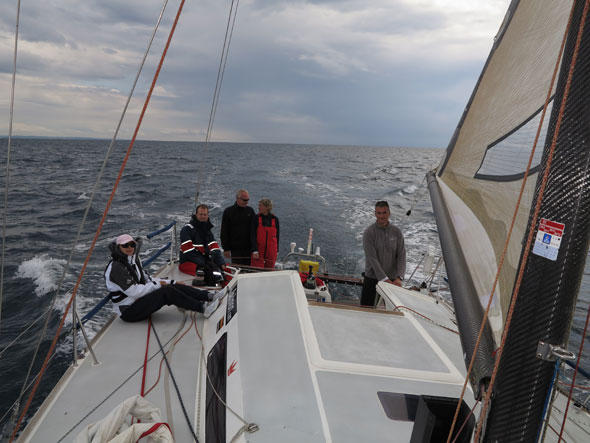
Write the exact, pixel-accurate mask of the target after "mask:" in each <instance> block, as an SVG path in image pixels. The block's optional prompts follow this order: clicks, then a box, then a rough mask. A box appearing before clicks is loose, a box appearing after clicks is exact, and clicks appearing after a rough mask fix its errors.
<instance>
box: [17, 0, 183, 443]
mask: <svg viewBox="0 0 590 443" xmlns="http://www.w3.org/2000/svg"><path fill="white" fill-rule="evenodd" d="M184 2H185V0H182V1H181V3H180V6H179V7H178V12H177V14H176V17H175V20H174V23H173V24H172V29H171V30H170V34H169V36H168V40H167V42H166V46H165V47H164V51H163V52H162V56H161V58H160V62H159V63H158V68H157V69H156V72H155V74H154V78H153V80H152V84H151V86H150V90H149V92H148V94H147V97H146V99H145V102H144V105H143V108H142V110H141V114H140V116H139V120H138V122H137V125H136V127H135V131H134V132H133V138H132V139H131V142H130V144H129V148H128V149H127V153H126V155H125V158H124V159H123V163H122V165H121V168H120V169H119V174H118V176H117V179H116V180H115V184H114V185H113V190H112V192H111V195H110V197H109V200H108V202H107V205H106V208H105V210H104V212H103V215H102V218H101V220H100V223H99V225H98V228H97V230H96V234H95V235H94V238H93V240H92V244H91V245H90V248H89V249H88V254H87V256H86V260H85V261H84V264H83V266H82V270H81V271H80V275H79V277H78V280H77V282H76V285H75V286H74V289H73V291H72V295H71V296H70V299H69V301H68V303H67V305H66V309H65V311H64V314H63V316H62V319H61V321H60V323H59V327H58V329H57V331H56V333H55V336H54V338H53V341H52V343H51V346H50V347H49V350H48V351H47V355H46V357H45V361H44V362H43V365H42V367H41V376H42V375H43V373H44V372H45V369H46V367H47V361H48V359H49V356H50V355H51V353H53V350H54V349H55V345H56V342H57V338H58V336H59V333H60V331H61V329H62V328H63V324H64V322H65V318H66V315H67V313H68V312H69V310H70V306H71V305H72V301H73V299H74V297H75V296H76V293H77V291H78V287H79V286H80V282H81V280H82V276H83V275H84V272H85V270H86V267H87V266H88V263H89V261H90V257H91V256H92V252H93V251H94V247H95V246H96V242H97V240H98V236H99V234H100V232H101V231H102V226H103V224H104V222H105V220H106V216H107V214H108V212H109V209H110V207H111V204H112V202H113V199H114V197H115V192H116V191H117V188H118V186H119V182H120V181H121V177H122V175H123V171H124V170H125V166H126V164H127V161H128V160H129V156H130V155H131V150H132V149H133V145H134V144H135V139H136V138H137V133H138V132H139V128H140V126H141V122H142V121H143V117H144V115H145V112H146V110H147V106H148V104H149V101H150V98H151V96H152V93H153V91H154V87H155V85H156V81H157V79H158V76H159V74H160V70H161V69H162V64H163V63H164V58H165V57H166V53H167V52H168V48H169V47H170V42H171V40H172V36H173V35H174V31H175V30H176V25H177V24H178V19H179V18H180V13H181V12H182V7H183V6H184ZM40 380H41V377H39V379H38V380H37V382H36V383H35V385H34V386H33V390H32V392H31V394H30V395H29V398H28V400H27V403H26V405H25V408H24V410H23V412H22V413H21V415H20V417H19V419H18V422H17V424H16V426H15V428H14V431H13V433H12V435H11V437H10V441H11V442H12V441H13V440H14V437H15V436H16V432H17V431H18V428H19V427H20V424H21V423H22V420H23V418H24V416H25V414H26V412H27V411H28V409H29V407H30V405H31V401H32V400H33V397H34V395H35V393H36V392H37V388H38V387H39V381H40Z"/></svg>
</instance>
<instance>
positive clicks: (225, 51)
mask: <svg viewBox="0 0 590 443" xmlns="http://www.w3.org/2000/svg"><path fill="white" fill-rule="evenodd" d="M239 3H240V0H232V2H231V5H230V8H229V14H228V17H227V25H226V27H225V37H224V39H223V48H222V50H221V58H220V60H219V68H218V69H217V79H216V80H215V89H214V90H213V100H212V102H211V110H210V111H209V123H208V125H207V133H206V135H205V147H204V148H203V156H202V157H203V159H204V158H205V154H206V153H207V148H208V147H209V141H210V140H211V133H212V132H213V121H214V120H215V114H216V113H217V104H218V103H219V95H220V93H221V84H222V82H223V77H224V74H225V67H226V65H227V58H228V55H229V47H230V44H231V39H232V36H233V33H234V27H235V23H236V17H237V15H238V5H239ZM234 4H235V7H234ZM204 164H205V161H204V160H203V161H201V162H200V164H199V170H198V172H197V189H196V192H195V206H197V205H198V204H199V195H200V194H201V184H202V181H203V167H204Z"/></svg>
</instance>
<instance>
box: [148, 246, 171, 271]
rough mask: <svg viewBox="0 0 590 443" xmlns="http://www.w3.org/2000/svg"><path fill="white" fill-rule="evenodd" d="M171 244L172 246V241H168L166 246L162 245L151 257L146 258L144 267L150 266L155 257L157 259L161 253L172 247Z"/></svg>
mask: <svg viewBox="0 0 590 443" xmlns="http://www.w3.org/2000/svg"><path fill="white" fill-rule="evenodd" d="M170 246H172V242H168V243H166V244H165V245H164V246H162V247H161V248H160V249H158V250H157V251H156V252H155V253H154V254H153V255H152V256H151V257H149V258H148V259H147V260H144V261H143V262H142V264H143V266H144V267H147V266H149V265H150V263H151V262H153V261H154V260H155V259H157V258H158V257H159V256H160V255H162V253H163V252H164V251H166V250H167V249H168V248H170Z"/></svg>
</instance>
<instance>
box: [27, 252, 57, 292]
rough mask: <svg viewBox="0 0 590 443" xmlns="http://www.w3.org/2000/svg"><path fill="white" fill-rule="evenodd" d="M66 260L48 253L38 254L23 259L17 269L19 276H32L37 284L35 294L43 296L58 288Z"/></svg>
mask: <svg viewBox="0 0 590 443" xmlns="http://www.w3.org/2000/svg"><path fill="white" fill-rule="evenodd" d="M65 264H66V261H65V260H60V259H55V258H51V257H49V256H48V255H47V254H41V255H36V256H35V257H33V258H31V259H30V260H25V261H23V262H22V263H21V264H20V265H19V267H18V269H17V271H16V277H17V278H30V279H31V280H33V282H34V284H35V294H36V295H37V296H38V297H42V296H43V295H45V294H47V293H48V292H51V291H54V290H55V289H57V284H58V281H59V278H60V276H61V274H62V272H63V270H64V266H65Z"/></svg>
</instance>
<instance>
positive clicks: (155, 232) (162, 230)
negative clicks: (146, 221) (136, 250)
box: [146, 220, 176, 239]
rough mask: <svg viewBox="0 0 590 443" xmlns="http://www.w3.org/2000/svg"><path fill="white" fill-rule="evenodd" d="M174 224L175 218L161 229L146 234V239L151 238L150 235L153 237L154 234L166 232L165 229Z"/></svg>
mask: <svg viewBox="0 0 590 443" xmlns="http://www.w3.org/2000/svg"><path fill="white" fill-rule="evenodd" d="M174 225H176V220H173V221H172V222H171V223H170V224H168V225H167V226H164V227H163V228H161V229H158V230H157V231H154V232H150V233H149V234H148V235H146V237H147V238H148V239H151V238H152V237H155V236H156V235H159V234H161V233H162V232H166V231H167V230H169V229H170V228H172V227H173V226H174Z"/></svg>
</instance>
